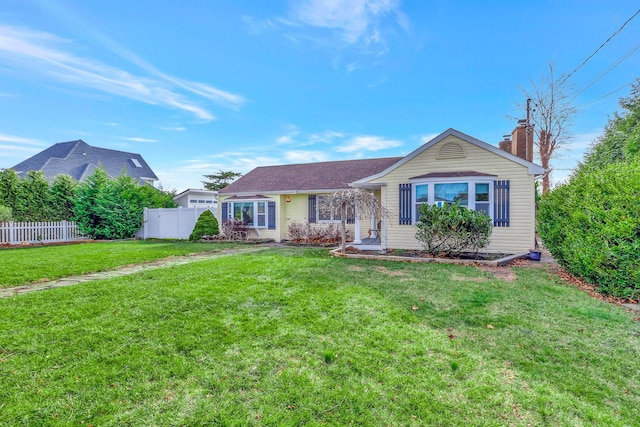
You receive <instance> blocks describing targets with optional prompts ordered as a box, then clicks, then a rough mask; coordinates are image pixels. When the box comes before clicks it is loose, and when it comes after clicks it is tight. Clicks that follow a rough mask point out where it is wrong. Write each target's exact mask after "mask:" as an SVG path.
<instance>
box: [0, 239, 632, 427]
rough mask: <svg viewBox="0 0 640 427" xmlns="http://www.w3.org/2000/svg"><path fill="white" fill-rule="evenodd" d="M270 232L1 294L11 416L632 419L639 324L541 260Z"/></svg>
mask: <svg viewBox="0 0 640 427" xmlns="http://www.w3.org/2000/svg"><path fill="white" fill-rule="evenodd" d="M514 271H515V273H516V275H517V280H515V281H511V282H507V281H504V280H499V279H496V278H495V277H493V276H492V275H491V274H490V273H488V272H483V271H480V270H477V269H475V268H474V267H468V266H453V265H439V264H410V263H391V262H383V261H367V260H353V259H335V258H330V257H329V256H328V255H327V252H326V250H315V249H311V250H310V249H302V248H274V249H271V250H265V251H260V252H254V253H250V254H243V255H237V256H231V257H223V258H218V259H213V260H210V261H202V262H198V263H193V264H188V265H183V266H177V267H172V268H168V269H159V270H153V271H147V272H143V273H138V274H136V275H132V276H127V277H122V278H117V279H110V280H104V281H97V282H91V283H85V284H80V285H76V286H72V287H66V288H59V289H55V290H49V291H43V292H35V293H31V294H25V295H21V296H17V297H12V298H5V299H1V300H0V319H2V322H0V378H1V379H2V380H1V382H2V386H1V387H0V425H11V426H16V425H24V426H34V425H96V426H98V425H100V426H104V425H132V426H147V425H189V426H191V425H352V424H353V425H374V426H377V425H398V426H400V425H402V426H404V425H415V426H424V425H442V426H487V425H488V426H492V425H495V426H502V425H506V426H509V425H513V426H528V425H549V426H556V425H577V426H580V425H584V426H587V425H607V426H611V425H613V426H629V425H637V423H638V420H639V419H640V323H639V322H636V321H634V320H632V315H631V314H629V313H627V312H625V311H624V310H623V309H621V308H620V307H617V306H613V305H609V304H607V303H604V302H602V301H598V300H594V299H592V298H591V297H589V296H588V295H586V294H584V293H582V292H580V291H579V290H577V289H575V288H572V287H569V286H566V285H564V284H562V283H561V282H560V281H559V279H557V278H555V277H553V276H549V275H548V273H546V272H545V271H544V270H543V269H541V268H517V269H514Z"/></svg>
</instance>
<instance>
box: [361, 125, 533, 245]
mask: <svg viewBox="0 0 640 427" xmlns="http://www.w3.org/2000/svg"><path fill="white" fill-rule="evenodd" d="M448 142H457V143H459V144H460V145H461V146H462V147H463V149H464V152H465V157H461V158H456V159H440V160H438V159H437V153H438V152H439V148H440V147H441V146H442V145H444V144H447V143H448ZM461 171H475V172H481V173H486V174H492V175H497V179H498V180H509V181H510V226H509V227H494V228H493V232H492V235H491V244H490V245H489V247H488V248H487V250H488V251H490V252H505V253H515V252H525V251H528V250H529V249H530V248H532V247H533V245H534V233H535V204H534V178H533V176H532V175H529V174H528V169H527V167H525V166H523V165H520V164H518V163H515V162H513V161H511V160H509V159H506V158H503V157H501V156H498V155H496V154H495V153H492V152H490V151H487V150H485V149H482V148H480V147H478V146H476V145H474V144H471V143H468V142H466V141H464V140H462V139H459V138H457V137H455V136H449V137H447V138H445V139H443V140H442V141H440V142H438V143H437V144H435V145H434V146H432V147H430V148H429V149H428V150H425V151H423V152H422V153H420V154H419V155H417V156H416V157H414V158H412V159H411V160H409V161H407V162H406V163H404V164H403V165H401V166H400V167H398V168H396V169H395V170H393V171H391V172H390V173H388V174H386V175H385V176H382V177H380V178H379V179H376V180H374V181H371V183H379V184H383V197H384V199H383V200H386V208H387V209H388V211H389V218H388V219H387V224H386V235H384V236H383V239H384V237H386V247H387V248H403V249H420V244H419V242H418V241H417V240H416V239H415V233H416V227H415V226H411V225H399V218H398V216H399V209H400V208H399V190H398V186H399V184H401V183H403V184H404V183H408V182H409V179H410V178H413V177H416V176H420V175H424V174H427V173H432V172H461Z"/></svg>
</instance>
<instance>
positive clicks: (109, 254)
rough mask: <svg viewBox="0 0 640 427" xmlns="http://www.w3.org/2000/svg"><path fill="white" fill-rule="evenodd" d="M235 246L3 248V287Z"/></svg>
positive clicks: (133, 243) (159, 243) (158, 243)
mask: <svg viewBox="0 0 640 427" xmlns="http://www.w3.org/2000/svg"><path fill="white" fill-rule="evenodd" d="M234 246H237V244H235V243H190V242H186V241H180V240H176V241H169V240H166V241H163V240H147V241H145V240H129V241H115V242H95V243H78V244H70V245H61V246H35V245H34V246H27V247H17V248H15V247H14V248H3V249H0V266H2V268H0V288H8V287H12V286H19V285H24V284H27V283H32V282H37V281H44V280H54V279H59V278H61V277H68V276H76V275H81V274H87V273H93V272H96V271H104V270H109V269H112V268H116V267H122V266H125V265H128V264H139V263H142V262H148V261H154V260H157V259H160V258H166V257H169V256H178V255H189V254H193V253H199V252H214V251H219V250H220V249H223V248H231V247H234Z"/></svg>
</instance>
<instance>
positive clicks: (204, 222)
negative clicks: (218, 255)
mask: <svg viewBox="0 0 640 427" xmlns="http://www.w3.org/2000/svg"><path fill="white" fill-rule="evenodd" d="M219 233H220V230H219V228H218V220H217V219H216V217H215V216H213V213H212V212H211V211H210V210H206V211H204V212H202V213H201V214H200V216H199V217H198V220H197V221H196V225H195V226H194V227H193V231H192V232H191V235H190V236H189V240H190V241H192V242H193V241H196V240H200V239H202V236H217V235H218V234H219Z"/></svg>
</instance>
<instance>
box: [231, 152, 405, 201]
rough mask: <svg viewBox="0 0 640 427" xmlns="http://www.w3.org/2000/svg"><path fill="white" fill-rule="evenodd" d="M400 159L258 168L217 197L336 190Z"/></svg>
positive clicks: (389, 158)
mask: <svg viewBox="0 0 640 427" xmlns="http://www.w3.org/2000/svg"><path fill="white" fill-rule="evenodd" d="M401 158H402V157H387V158H382V159H362V160H343V161H337V162H319V163H305V164H295V165H281V166H262V167H258V168H255V169H254V170H252V171H251V172H249V173H248V174H246V175H244V176H243V177H241V178H239V179H238V180H236V181H235V182H233V183H231V184H229V185H228V186H226V187H225V188H223V189H222V190H220V194H241V193H253V194H258V193H263V192H280V193H284V192H294V191H296V190H298V191H313V190H337V189H340V188H347V187H349V185H348V184H349V183H351V182H354V181H357V180H359V179H362V178H365V177H367V176H370V175H373V174H376V173H378V172H381V171H383V170H385V169H386V168H388V167H389V166H391V165H393V164H394V163H396V162H397V161H399V160H400V159H401Z"/></svg>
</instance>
